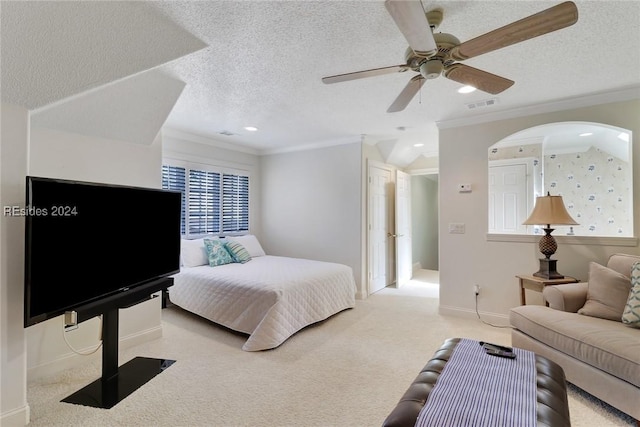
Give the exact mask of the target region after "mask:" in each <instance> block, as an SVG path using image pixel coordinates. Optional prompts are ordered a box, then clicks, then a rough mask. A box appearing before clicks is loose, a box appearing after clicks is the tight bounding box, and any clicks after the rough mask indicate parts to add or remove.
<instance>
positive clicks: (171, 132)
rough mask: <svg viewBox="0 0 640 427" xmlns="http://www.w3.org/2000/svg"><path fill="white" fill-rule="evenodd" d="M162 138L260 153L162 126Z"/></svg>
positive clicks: (255, 154) (254, 153) (244, 146)
mask: <svg viewBox="0 0 640 427" xmlns="http://www.w3.org/2000/svg"><path fill="white" fill-rule="evenodd" d="M162 136H163V137H168V138H173V139H181V140H184V141H190V142H195V143H198V144H204V145H209V146H211V147H216V148H222V149H225V150H232V151H239V152H241V153H246V154H253V155H254V156H258V155H260V154H261V153H260V151H258V150H256V149H253V148H250V147H247V146H246V145H238V144H233V143H230V142H226V141H221V140H219V139H213V138H211V137H209V136H204V135H199V134H195V133H191V132H186V131H183V130H179V129H176V128H172V127H167V126H164V127H163V128H162Z"/></svg>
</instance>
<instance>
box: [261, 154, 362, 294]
mask: <svg viewBox="0 0 640 427" xmlns="http://www.w3.org/2000/svg"><path fill="white" fill-rule="evenodd" d="M261 169H262V182H261V193H262V216H261V223H262V224H261V229H262V240H261V243H262V245H263V247H264V249H265V251H266V252H267V254H270V255H280V256H291V257H298V258H311V259H317V260H320V261H329V262H337V263H341V264H346V265H348V266H350V267H351V268H352V269H353V274H354V277H355V280H356V284H357V286H358V289H359V292H361V290H362V289H361V286H362V283H363V280H362V277H361V271H362V269H361V256H360V254H361V252H360V249H361V233H362V230H361V228H362V219H361V218H362V215H361V209H362V208H361V144H360V142H357V143H352V144H345V145H339V146H332V147H327V148H318V149H314V150H306V151H295V152H290V153H280V154H272V155H267V156H263V157H262V158H261Z"/></svg>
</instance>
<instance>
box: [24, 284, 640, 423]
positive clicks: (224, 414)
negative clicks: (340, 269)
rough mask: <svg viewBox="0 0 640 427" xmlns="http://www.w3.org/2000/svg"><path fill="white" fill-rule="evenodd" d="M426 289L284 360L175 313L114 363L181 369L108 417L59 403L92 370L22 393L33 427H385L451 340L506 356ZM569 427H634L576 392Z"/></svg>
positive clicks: (331, 329)
mask: <svg viewBox="0 0 640 427" xmlns="http://www.w3.org/2000/svg"><path fill="white" fill-rule="evenodd" d="M433 289H434V288H433V286H420V285H419V284H415V283H411V284H410V285H409V286H406V287H404V288H402V289H400V290H397V289H392V288H387V289H384V290H383V291H381V292H379V293H377V294H375V295H372V296H371V297H369V298H368V299H366V300H363V301H357V303H356V307H355V308H354V309H350V310H347V311H344V312H342V313H339V314H338V315H336V316H334V317H331V318H330V319H328V320H326V321H324V322H322V323H319V324H317V325H314V326H311V327H308V328H306V329H304V330H302V331H301V332H299V333H297V334H296V335H294V336H293V337H291V338H290V339H289V340H287V341H286V342H285V343H284V344H282V345H281V346H280V347H279V348H277V349H274V350H269V351H264V352H257V353H255V352H244V351H242V350H241V347H242V344H243V342H244V341H245V339H246V337H245V336H243V335H241V334H236V333H234V332H231V331H229V330H226V329H224V328H221V327H218V326H216V325H214V324H212V323H210V322H208V321H206V320H203V319H201V318H198V317H196V316H194V315H191V314H189V313H187V312H185V311H183V310H181V309H179V308H177V307H170V308H168V309H165V310H163V334H164V335H163V337H162V338H161V339H159V340H156V341H154V342H151V343H147V344H144V345H140V346H137V347H135V348H132V349H128V350H123V351H121V363H124V362H126V361H127V360H129V359H131V358H132V357H135V356H145V357H155V358H167V359H175V360H176V363H175V364H174V365H172V366H171V367H169V368H168V369H167V370H166V371H164V372H163V373H161V374H160V375H158V376H157V377H155V378H154V379H152V380H151V381H150V382H149V383H147V384H146V385H144V386H143V387H142V388H140V389H138V390H137V391H135V392H134V393H133V394H132V395H130V396H129V397H127V398H126V399H125V400H123V401H122V402H120V403H119V404H117V405H116V406H115V407H113V408H112V409H109V410H105V409H95V408H91V407H85V406H80V405H73V404H68V403H61V402H60V400H61V399H63V398H65V397H66V396H68V395H69V394H71V393H73V392H75V391H76V390H78V389H80V388H82V387H83V386H85V385H86V384H88V383H90V382H92V381H93V380H95V379H96V378H98V377H99V376H100V364H99V362H88V363H86V364H85V365H84V366H81V367H77V368H75V369H72V370H69V371H65V372H64V373H62V374H59V375H55V376H53V377H51V378H47V379H46V380H41V381H38V382H37V383H36V382H33V383H31V384H30V386H29V388H28V401H29V404H30V407H31V419H32V422H31V424H30V425H31V426H33V427H39V426H47V427H50V426H127V427H132V426H190V427H199V426H380V425H381V424H382V422H383V420H384V419H385V417H386V416H387V414H388V413H389V412H390V411H391V409H392V408H393V407H394V406H395V405H396V403H397V401H398V399H399V398H400V397H401V396H402V394H403V393H404V391H405V390H406V388H407V386H408V385H409V384H410V382H411V381H412V380H413V379H414V378H415V376H416V375H417V373H418V372H419V371H420V369H421V368H422V367H423V366H424V364H425V363H426V362H427V360H428V359H429V358H430V357H431V355H432V354H433V352H434V351H435V350H436V349H437V348H438V347H439V346H440V345H441V344H442V342H443V341H444V340H445V339H446V338H450V337H466V338H473V339H478V340H483V341H490V342H495V343H502V344H507V345H508V344H510V335H509V334H510V332H509V330H508V329H497V328H493V327H491V326H487V325H485V324H483V323H482V322H480V321H479V320H469V319H461V318H456V317H445V316H441V315H439V314H438V300H437V299H435V298H433V296H434V290H433ZM569 399H570V412H571V418H572V423H573V426H574V427H580V426H598V427H601V426H624V425H633V420H631V418H629V417H627V416H625V415H624V414H621V413H620V412H618V411H615V410H614V409H612V408H611V407H610V406H608V405H604V404H602V403H600V402H599V401H597V400H595V399H593V398H592V397H591V396H589V395H587V394H584V393H581V392H579V391H577V390H576V389H574V388H571V389H570V390H569Z"/></svg>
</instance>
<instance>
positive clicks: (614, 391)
mask: <svg viewBox="0 0 640 427" xmlns="http://www.w3.org/2000/svg"><path fill="white" fill-rule="evenodd" d="M639 261H640V256H635V255H627V254H614V255H612V256H611V257H610V258H609V260H608V262H607V265H606V266H600V265H599V264H596V263H590V265H589V280H588V281H587V282H581V283H570V284H563V285H554V286H547V287H545V288H544V290H543V298H544V300H545V302H546V303H547V304H548V307H547V306H539V305H524V306H520V307H515V308H512V309H511V310H510V313H509V320H510V323H511V326H512V331H511V339H512V341H511V342H512V345H513V346H514V347H519V348H523V349H526V350H531V351H533V352H535V353H536V354H539V355H541V356H544V357H546V358H548V359H550V360H552V361H554V362H556V363H557V364H559V365H560V366H561V367H562V368H563V369H564V372H565V375H566V378H567V381H568V382H570V383H572V384H574V385H576V386H577V387H579V388H581V389H583V390H585V391H586V392H588V393H589V394H591V395H593V396H595V397H597V398H598V399H600V400H602V401H604V402H606V403H608V404H610V405H611V406H613V407H615V408H617V409H619V410H620V411H622V412H624V413H626V414H628V415H630V416H632V417H634V418H635V419H636V422H637V424H638V426H640V421H637V420H640V329H638V328H637V325H636V327H630V325H628V324H625V323H623V322H622V320H621V318H620V317H617V319H616V318H615V316H614V315H611V314H610V313H608V312H607V311H606V310H608V309H609V307H596V310H595V311H593V310H591V311H590V309H592V308H593V304H599V302H598V301H597V299H596V297H597V296H598V292H601V295H600V298H601V299H606V298H609V297H614V296H615V294H616V292H617V293H618V297H617V298H618V299H619V298H620V295H622V293H623V292H624V288H621V287H620V286H622V284H623V283H624V282H625V279H627V280H628V281H629V282H628V283H629V288H628V289H631V279H630V277H631V270H632V267H633V265H634V264H635V263H636V262H639ZM637 268H638V267H636V270H635V271H637ZM635 277H637V276H636V273H635V272H634V278H635ZM634 280H636V279H634ZM596 282H597V285H596ZM596 286H598V287H599V288H597V287H596ZM604 286H610V290H607V289H606V288H604V290H605V291H606V292H604V293H603V292H602V290H603V287H604ZM616 286H618V288H616ZM636 287H637V285H636V286H634V287H633V289H636ZM627 293H629V290H627ZM589 304H591V305H589ZM627 305H628V304H627ZM600 308H602V309H603V310H604V311H603V310H600ZM623 309H624V310H625V312H626V311H627V310H628V309H627V308H626V307H624V306H623ZM598 316H600V317H598ZM625 321H626V319H625Z"/></svg>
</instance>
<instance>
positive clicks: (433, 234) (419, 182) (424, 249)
mask: <svg viewBox="0 0 640 427" xmlns="http://www.w3.org/2000/svg"><path fill="white" fill-rule="evenodd" d="M411 228H412V230H413V232H412V234H413V236H412V243H413V247H412V253H413V264H414V266H415V265H416V264H419V266H420V268H424V269H427V270H438V181H437V180H434V179H431V178H430V177H429V176H428V175H413V176H412V177H411Z"/></svg>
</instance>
